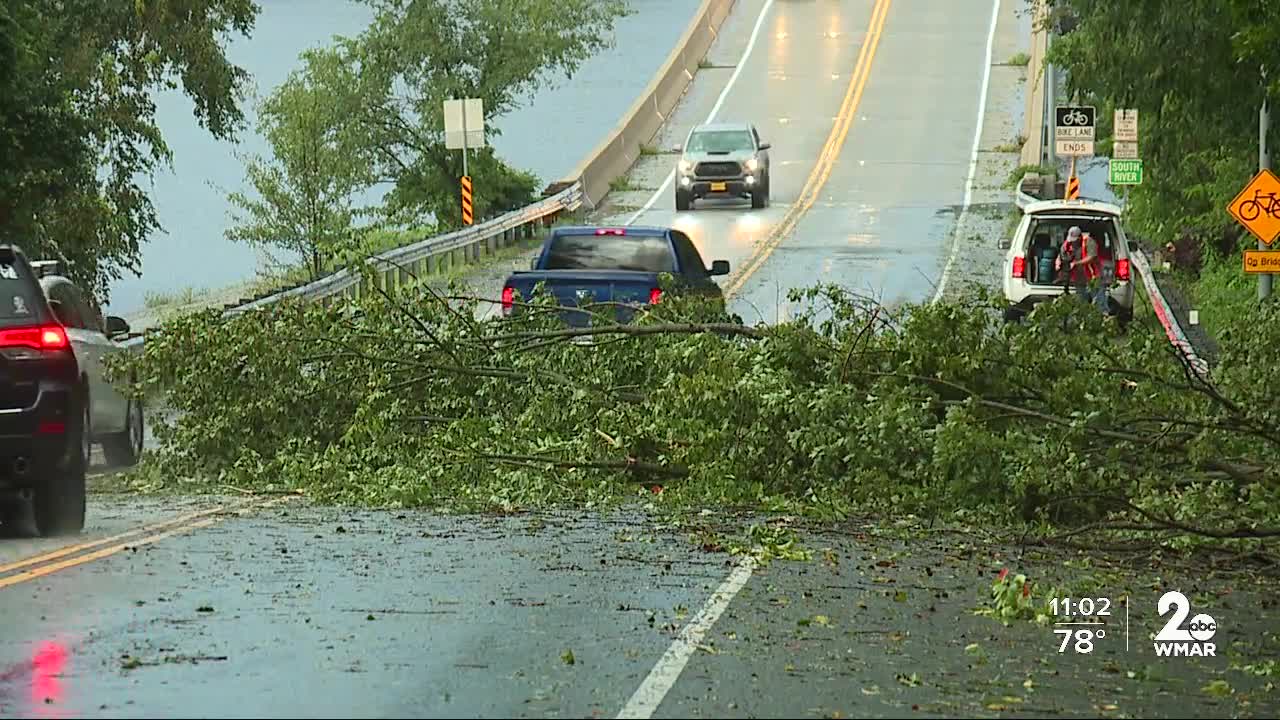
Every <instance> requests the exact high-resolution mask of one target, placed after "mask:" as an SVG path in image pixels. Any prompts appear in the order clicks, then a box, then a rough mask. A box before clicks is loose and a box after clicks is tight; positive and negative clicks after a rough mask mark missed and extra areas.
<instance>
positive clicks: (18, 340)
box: [0, 325, 71, 350]
mask: <svg viewBox="0 0 1280 720" xmlns="http://www.w3.org/2000/svg"><path fill="white" fill-rule="evenodd" d="M70 345H71V341H70V340H68V339H67V331H66V330H65V329H64V328H63V327H62V326H61V325H38V326H33V327H24V328H6V329H4V330H0V347H29V348H35V349H36V350H65V349H66V348H68V347H69V346H70Z"/></svg>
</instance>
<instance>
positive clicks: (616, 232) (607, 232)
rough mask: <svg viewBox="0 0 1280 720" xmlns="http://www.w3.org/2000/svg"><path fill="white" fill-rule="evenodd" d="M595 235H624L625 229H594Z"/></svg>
mask: <svg viewBox="0 0 1280 720" xmlns="http://www.w3.org/2000/svg"><path fill="white" fill-rule="evenodd" d="M596 234H597V235H626V234H627V231H626V229H625V228H596Z"/></svg>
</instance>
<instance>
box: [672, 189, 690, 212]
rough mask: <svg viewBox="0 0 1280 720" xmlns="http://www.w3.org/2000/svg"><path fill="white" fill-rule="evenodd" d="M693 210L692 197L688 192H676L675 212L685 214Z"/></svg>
mask: <svg viewBox="0 0 1280 720" xmlns="http://www.w3.org/2000/svg"><path fill="white" fill-rule="evenodd" d="M692 208H693V197H692V196H691V195H690V193H688V192H684V191H681V190H677V191H676V210H677V211H679V212H685V211H687V210H690V209H692Z"/></svg>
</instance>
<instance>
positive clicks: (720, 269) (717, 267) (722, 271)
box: [707, 260, 729, 277]
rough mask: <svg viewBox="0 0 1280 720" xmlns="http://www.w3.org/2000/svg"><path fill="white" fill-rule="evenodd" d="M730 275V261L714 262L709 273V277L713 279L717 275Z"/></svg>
mask: <svg viewBox="0 0 1280 720" xmlns="http://www.w3.org/2000/svg"><path fill="white" fill-rule="evenodd" d="M728 274H729V261H728V260H716V261H714V262H712V263H711V269H710V270H708V271H707V275H710V276H713V277H714V276H716V275H728Z"/></svg>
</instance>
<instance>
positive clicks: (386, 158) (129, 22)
mask: <svg viewBox="0 0 1280 720" xmlns="http://www.w3.org/2000/svg"><path fill="white" fill-rule="evenodd" d="M361 1H362V2H365V3H366V4H368V5H369V6H370V7H371V8H372V10H373V11H374V13H373V16H374V17H373V21H372V22H371V24H370V25H369V26H368V27H367V28H364V29H363V30H362V31H361V32H359V33H358V34H355V35H354V36H353V37H338V38H335V39H334V43H333V44H332V45H331V46H329V47H325V48H320V49H314V50H311V51H308V52H306V53H304V54H303V56H302V58H301V59H300V60H301V62H300V67H299V69H298V70H296V71H295V72H293V73H291V74H290V76H289V78H288V80H287V81H286V82H284V83H283V84H282V85H281V86H279V87H278V88H275V89H274V90H273V91H271V92H270V93H269V94H268V95H267V96H266V97H264V98H261V99H256V98H253V97H251V96H250V93H249V87H250V85H251V82H252V77H251V76H250V74H249V73H248V72H247V71H246V70H245V69H244V68H243V67H240V66H238V65H237V64H235V63H234V62H233V61H232V60H231V59H230V58H229V57H228V54H227V45H228V43H229V42H230V40H231V39H232V38H233V37H236V36H241V37H245V38H249V39H250V40H251V41H252V37H253V30H254V26H255V22H256V20H257V18H258V15H259V13H260V12H261V7H260V5H259V4H258V3H255V2H253V0H134V1H133V2H109V3H102V2H99V0H62V1H61V2H58V3H50V2H47V1H46V0H8V1H7V2H5V3H3V4H2V5H0V158H3V162H0V242H6V243H15V244H18V245H20V246H21V247H23V248H24V249H25V250H27V252H28V253H29V254H31V255H37V256H41V257H55V258H60V259H63V260H64V261H65V262H66V264H67V268H68V272H69V274H70V275H71V276H72V277H73V279H75V280H76V281H77V282H79V283H80V284H82V285H83V286H84V287H85V288H86V289H87V290H89V291H91V293H92V294H93V295H94V296H95V297H96V298H97V300H98V302H99V303H102V304H105V303H106V301H107V288H108V286H109V284H110V283H111V282H112V281H113V280H116V279H119V278H121V277H122V276H123V275H124V273H134V274H139V273H140V272H141V267H140V261H141V248H142V245H143V243H145V242H148V241H149V240H150V239H151V238H152V237H153V236H154V235H155V233H157V232H160V231H162V230H165V229H166V228H162V227H161V224H160V222H159V219H158V217H157V215H156V211H155V207H154V206H153V204H152V202H151V199H150V197H149V194H148V191H147V184H148V182H149V181H150V180H151V179H152V178H154V176H155V173H156V172H157V171H159V170H161V169H163V168H165V167H167V166H168V165H169V164H170V162H171V160H172V155H173V153H172V150H171V148H170V147H169V146H168V144H167V143H166V142H165V138H164V134H163V132H162V131H161V129H160V127H159V126H158V124H157V120H156V106H155V103H154V100H153V93H155V92H157V91H161V90H164V89H181V90H182V91H183V92H184V93H185V94H186V95H187V96H188V97H190V98H191V99H192V100H193V101H194V106H195V116H196V120H197V121H198V122H199V124H200V125H201V127H202V128H204V129H205V130H207V131H208V132H209V133H210V134H211V135H213V136H214V137H215V138H218V139H220V140H229V141H235V140H237V139H239V138H240V137H241V135H242V133H243V132H244V131H245V130H247V129H248V123H247V120H246V112H245V111H246V108H247V107H248V106H250V105H251V104H255V103H256V105H257V109H258V113H257V114H258V122H257V127H256V129H257V130H258V131H259V132H260V133H262V134H263V135H264V137H265V138H266V139H267V141H268V144H269V146H270V148H271V155H270V156H269V157H254V158H251V159H250V160H249V162H248V165H247V168H246V179H247V181H248V183H247V184H248V186H249V192H233V193H231V194H230V197H229V200H230V201H231V203H232V206H233V207H234V208H235V209H236V210H237V211H238V212H237V215H236V218H235V225H234V227H233V228H232V229H231V230H230V231H229V232H228V235H229V236H230V237H232V238H233V239H237V240H243V241H248V242H255V243H264V244H267V245H272V246H278V247H283V248H286V249H289V250H294V251H298V252H300V253H301V254H302V255H303V257H305V258H306V259H307V260H308V264H309V265H310V266H311V267H312V269H313V271H315V270H317V269H319V267H320V266H321V264H322V262H323V261H324V259H325V257H326V256H332V255H333V254H335V253H339V252H341V251H342V250H344V249H348V248H350V247H351V246H352V244H353V243H358V241H359V238H360V232H361V230H362V229H366V228H374V227H376V228H391V229H395V228H409V227H423V226H448V225H450V224H451V223H456V222H457V219H456V217H455V216H456V212H452V211H453V210H455V209H456V204H457V203H456V198H457V179H458V176H459V175H460V174H461V158H460V157H458V153H456V152H447V151H446V150H445V149H444V138H443V118H442V114H443V101H444V100H445V99H449V98H462V97H479V98H481V99H483V100H484V104H485V108H486V114H487V115H488V116H489V117H490V118H497V117H501V116H502V115H504V114H507V113H510V112H512V111H514V110H516V109H517V108H518V107H519V105H520V103H521V102H522V101H523V100H525V99H526V98H527V97H528V95H529V94H530V93H533V92H536V91H538V90H540V89H542V88H544V87H546V86H548V85H550V84H553V83H554V82H555V81H556V80H557V79H558V78H567V77H568V76H570V75H572V73H573V72H575V71H576V70H577V68H578V67H579V66H580V65H581V63H582V62H583V61H585V60H586V59H587V58H589V57H591V56H592V55H594V54H595V53H597V52H598V51H599V50H601V49H602V48H605V47H608V46H609V45H610V43H611V42H612V27H613V23H614V21H615V20H616V19H617V18H618V17H620V16H622V15H624V14H625V13H626V12H627V6H626V0H554V1H552V0H361ZM490 128H491V129H490V134H491V135H492V134H493V132H494V131H493V129H492V126H490ZM470 172H471V174H472V175H473V176H475V177H476V182H477V184H478V185H479V186H481V187H484V188H486V192H485V193H483V194H481V195H479V196H478V197H477V198H476V214H477V215H478V216H481V217H483V216H484V215H485V214H486V213H492V212H497V211H502V210H504V209H506V208H510V207H517V206H519V205H523V204H525V203H527V202H529V201H530V200H531V199H532V198H533V196H534V194H535V192H536V190H537V187H536V184H537V178H535V177H533V176H532V175H530V174H529V173H527V172H523V171H521V170H519V169H515V168H512V167H510V166H508V165H506V164H505V163H504V162H503V161H502V160H501V159H500V158H498V157H496V156H495V155H494V154H493V151H492V148H485V149H483V150H481V151H480V152H478V153H476V154H474V155H473V157H472V160H471V164H470ZM377 186H382V187H384V188H386V189H387V190H388V191H387V193H386V197H385V202H384V203H383V204H381V205H380V206H378V207H360V206H358V204H357V201H356V198H357V197H359V196H361V195H362V194H363V193H364V191H366V190H368V189H370V188H374V187H377Z"/></svg>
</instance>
